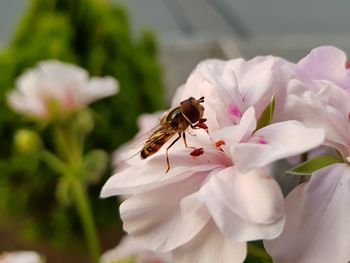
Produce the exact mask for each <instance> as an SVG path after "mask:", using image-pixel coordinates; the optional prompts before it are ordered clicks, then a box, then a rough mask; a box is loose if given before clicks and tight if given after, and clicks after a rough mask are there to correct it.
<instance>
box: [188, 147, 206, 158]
mask: <svg viewBox="0 0 350 263" xmlns="http://www.w3.org/2000/svg"><path fill="white" fill-rule="evenodd" d="M203 153H204V150H203V148H197V149H194V150H193V151H192V152H191V153H190V155H192V156H194V157H197V156H200V155H202V154H203Z"/></svg>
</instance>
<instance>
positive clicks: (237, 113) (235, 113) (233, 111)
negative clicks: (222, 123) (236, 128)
mask: <svg viewBox="0 0 350 263" xmlns="http://www.w3.org/2000/svg"><path fill="white" fill-rule="evenodd" d="M228 113H229V115H230V117H231V119H232V121H233V123H234V124H238V123H239V121H240V120H241V118H242V112H241V110H240V109H239V108H238V107H237V106H235V105H230V106H229V108H228Z"/></svg>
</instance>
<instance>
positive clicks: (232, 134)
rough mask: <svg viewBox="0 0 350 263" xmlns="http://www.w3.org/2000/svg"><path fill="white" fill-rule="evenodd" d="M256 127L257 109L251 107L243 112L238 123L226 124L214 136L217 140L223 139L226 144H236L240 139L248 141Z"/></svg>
mask: <svg viewBox="0 0 350 263" xmlns="http://www.w3.org/2000/svg"><path fill="white" fill-rule="evenodd" d="M255 128H256V119H255V110H254V108H253V107H250V108H249V109H248V110H246V112H245V113H244V114H243V116H242V119H241V121H240V123H239V124H237V125H230V126H226V127H224V128H222V129H219V130H217V131H216V132H213V134H212V137H213V138H214V139H215V140H216V141H219V140H223V141H224V142H225V145H232V144H236V143H238V142H240V141H246V140H247V139H248V138H249V137H250V136H251V134H252V133H253V131H254V130H255Z"/></svg>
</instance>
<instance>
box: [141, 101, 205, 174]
mask: <svg viewBox="0 0 350 263" xmlns="http://www.w3.org/2000/svg"><path fill="white" fill-rule="evenodd" d="M203 102H204V97H200V98H199V99H198V100H197V99H195V98H193V97H190V98H188V99H187V100H184V101H181V103H180V106H178V107H176V108H174V109H172V110H170V111H169V112H168V113H167V114H166V115H165V116H163V117H162V118H161V120H160V124H159V127H158V128H156V130H155V131H154V132H153V133H152V134H151V136H149V138H148V139H147V141H146V143H145V144H144V146H143V148H142V150H141V153H140V155H141V158H142V159H146V158H148V157H149V156H151V155H153V154H155V153H156V152H158V151H159V149H160V148H162V146H163V145H164V144H165V143H166V142H167V141H169V140H170V139H171V138H172V137H173V136H174V135H175V134H178V137H177V138H176V139H175V140H174V141H173V142H172V143H171V144H170V145H169V146H168V147H167V149H166V161H167V170H166V172H165V173H167V172H168V171H169V169H170V161H169V155H168V150H169V149H170V148H171V147H172V146H173V145H174V144H175V143H176V142H177V141H178V140H179V139H180V138H181V137H182V138H183V141H184V143H185V146H186V148H192V149H194V150H193V151H192V152H191V155H193V156H198V155H200V154H202V153H203V149H202V148H199V149H197V148H195V147H189V146H188V145H187V141H186V133H185V132H186V131H187V129H188V127H191V128H192V129H204V130H205V131H206V132H208V127H207V125H206V124H205V122H206V119H205V118H203V114H204V107H203V105H202V104H201V103H203Z"/></svg>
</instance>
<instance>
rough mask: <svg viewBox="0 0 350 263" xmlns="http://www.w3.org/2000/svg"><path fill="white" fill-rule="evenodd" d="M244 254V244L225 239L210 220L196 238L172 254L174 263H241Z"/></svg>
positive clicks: (245, 246)
mask: <svg viewBox="0 0 350 263" xmlns="http://www.w3.org/2000/svg"><path fill="white" fill-rule="evenodd" d="M246 254H247V245H246V244H245V242H237V241H234V240H229V239H227V238H225V237H224V236H223V235H222V234H221V233H220V230H219V229H218V228H217V226H216V225H215V223H214V222H213V221H212V220H210V221H209V222H208V223H207V224H206V226H205V227H204V228H203V229H202V230H201V231H200V232H199V233H198V235H197V236H196V237H194V238H193V239H192V240H191V241H189V242H188V243H186V244H184V245H183V246H180V247H178V248H177V249H175V251H174V252H173V256H174V263H189V262H193V263H195V262H198V263H199V262H200V263H213V262H220V263H236V262H237V263H241V262H243V261H244V259H245V257H246Z"/></svg>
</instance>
